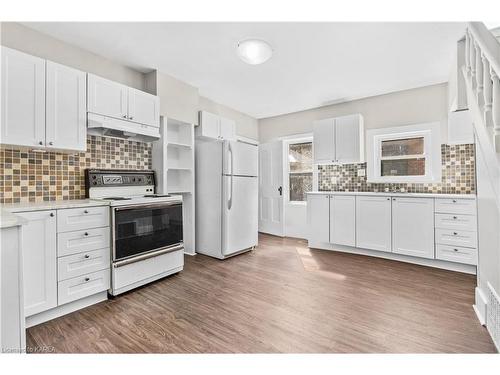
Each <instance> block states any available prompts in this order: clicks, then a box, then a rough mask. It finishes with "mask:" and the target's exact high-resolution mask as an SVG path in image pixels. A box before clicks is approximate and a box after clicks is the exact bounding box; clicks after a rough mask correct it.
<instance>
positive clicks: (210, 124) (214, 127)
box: [197, 111, 220, 139]
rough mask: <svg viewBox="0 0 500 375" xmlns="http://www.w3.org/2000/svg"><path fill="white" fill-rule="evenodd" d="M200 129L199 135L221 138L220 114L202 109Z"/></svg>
mask: <svg viewBox="0 0 500 375" xmlns="http://www.w3.org/2000/svg"><path fill="white" fill-rule="evenodd" d="M197 130H198V135H199V136H202V137H208V138H214V139H219V138H220V121H219V116H217V115H214V114H213V113H210V112H205V111H201V112H200V127H199V129H197Z"/></svg>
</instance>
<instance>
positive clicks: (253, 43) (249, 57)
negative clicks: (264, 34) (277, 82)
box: [237, 39, 273, 65]
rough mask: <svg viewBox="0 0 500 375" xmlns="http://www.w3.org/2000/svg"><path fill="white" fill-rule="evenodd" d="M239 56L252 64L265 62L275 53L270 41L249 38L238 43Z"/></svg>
mask: <svg viewBox="0 0 500 375" xmlns="http://www.w3.org/2000/svg"><path fill="white" fill-rule="evenodd" d="M237 51H238V56H239V57H240V59H242V60H243V61H244V62H246V63H247V64H250V65H258V64H262V63H265V62H266V61H267V60H269V59H270V58H271V56H272V54H273V49H272V48H271V46H270V45H269V43H267V42H265V41H263V40H259V39H247V40H243V41H241V42H239V43H238V48H237Z"/></svg>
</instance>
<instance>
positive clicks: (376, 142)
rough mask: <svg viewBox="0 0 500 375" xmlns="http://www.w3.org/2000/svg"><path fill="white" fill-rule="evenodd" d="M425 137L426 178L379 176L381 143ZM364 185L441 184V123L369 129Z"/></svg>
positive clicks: (367, 133) (424, 176)
mask: <svg viewBox="0 0 500 375" xmlns="http://www.w3.org/2000/svg"><path fill="white" fill-rule="evenodd" d="M416 137H424V157H425V175H423V176H382V175H381V170H380V160H381V144H382V141H386V140H392V139H405V138H416ZM366 139H367V142H366V148H367V150H366V157H367V182H374V183H429V182H441V123H439V122H429V123H423V124H415V125H407V126H397V127H392V128H382V129H371V130H368V131H367V132H366Z"/></svg>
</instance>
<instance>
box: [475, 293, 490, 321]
mask: <svg viewBox="0 0 500 375" xmlns="http://www.w3.org/2000/svg"><path fill="white" fill-rule="evenodd" d="M475 295H476V298H475V302H476V303H475V304H474V305H472V308H473V309H474V311H475V313H476V315H477V318H478V319H479V323H481V325H483V326H484V325H486V306H487V304H488V301H487V299H486V296H485V295H484V293H483V292H482V291H481V289H479V287H476V290H475Z"/></svg>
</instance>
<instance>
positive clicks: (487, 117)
mask: <svg viewBox="0 0 500 375" xmlns="http://www.w3.org/2000/svg"><path fill="white" fill-rule="evenodd" d="M482 60H483V72H484V74H483V98H484V107H483V110H484V124H485V125H486V126H491V125H492V119H491V105H492V103H491V100H492V98H491V97H492V94H493V92H492V91H493V83H492V82H491V72H490V63H489V61H488V59H487V58H486V57H485V56H484V55H483V56H482Z"/></svg>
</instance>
